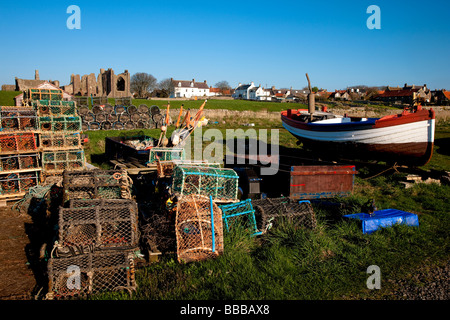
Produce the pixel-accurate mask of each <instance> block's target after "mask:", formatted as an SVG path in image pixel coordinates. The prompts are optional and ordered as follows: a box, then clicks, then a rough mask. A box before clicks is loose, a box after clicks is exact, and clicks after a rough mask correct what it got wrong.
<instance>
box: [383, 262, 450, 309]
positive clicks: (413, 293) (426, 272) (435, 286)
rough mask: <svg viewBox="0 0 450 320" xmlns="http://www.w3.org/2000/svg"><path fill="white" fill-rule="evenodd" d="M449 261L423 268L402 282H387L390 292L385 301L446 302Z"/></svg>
mask: <svg viewBox="0 0 450 320" xmlns="http://www.w3.org/2000/svg"><path fill="white" fill-rule="evenodd" d="M449 275H450V261H447V263H445V264H444V265H440V266H424V267H422V268H420V269H419V270H418V271H417V272H416V273H414V274H411V275H410V276H409V277H408V278H406V279H402V280H388V281H389V282H390V285H392V288H393V289H392V292H391V294H389V295H388V296H385V298H386V299H401V300H448V299H449V298H450V294H449V293H450V290H449V289H450V286H449Z"/></svg>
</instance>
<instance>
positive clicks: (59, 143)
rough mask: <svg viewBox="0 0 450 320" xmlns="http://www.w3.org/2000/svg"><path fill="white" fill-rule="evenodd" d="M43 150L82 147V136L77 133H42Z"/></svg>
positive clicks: (41, 143)
mask: <svg viewBox="0 0 450 320" xmlns="http://www.w3.org/2000/svg"><path fill="white" fill-rule="evenodd" d="M40 147H41V149H42V150H63V149H81V148H82V146H81V137H80V134H79V133H78V132H77V133H70V134H69V133H42V134H41V135H40Z"/></svg>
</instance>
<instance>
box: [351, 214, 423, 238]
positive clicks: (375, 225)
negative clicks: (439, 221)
mask: <svg viewBox="0 0 450 320" xmlns="http://www.w3.org/2000/svg"><path fill="white" fill-rule="evenodd" d="M344 217H346V218H351V219H358V220H361V222H362V231H363V233H372V232H374V231H376V230H378V229H380V228H386V227H390V226H392V225H395V224H404V225H407V226H412V227H418V226H419V217H418V216H417V215H416V214H414V213H411V212H406V211H401V210H397V209H384V210H378V211H374V213H372V214H371V215H369V214H368V213H355V214H347V215H345V216H344Z"/></svg>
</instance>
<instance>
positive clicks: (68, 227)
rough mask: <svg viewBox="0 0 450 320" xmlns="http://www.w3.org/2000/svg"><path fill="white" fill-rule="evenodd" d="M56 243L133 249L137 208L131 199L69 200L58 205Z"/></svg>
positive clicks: (98, 247)
mask: <svg viewBox="0 0 450 320" xmlns="http://www.w3.org/2000/svg"><path fill="white" fill-rule="evenodd" d="M58 227H59V228H58V230H59V238H58V247H59V248H61V249H60V250H64V247H80V246H94V247H95V248H96V249H102V250H106V249H134V248H137V247H138V246H139V229H138V208H137V203H136V202H135V201H132V200H116V201H114V202H112V201H108V202H106V201H99V200H97V199H93V200H71V201H70V204H69V208H64V207H60V209H59V222H58Z"/></svg>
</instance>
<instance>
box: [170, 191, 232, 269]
mask: <svg viewBox="0 0 450 320" xmlns="http://www.w3.org/2000/svg"><path fill="white" fill-rule="evenodd" d="M175 234H176V239H177V256H178V261H179V262H193V261H201V260H206V259H210V258H215V257H217V256H219V255H221V254H222V253H223V249H224V248H223V226H222V216H221V210H220V209H219V207H218V206H217V205H216V204H215V203H214V202H213V201H212V199H211V198H208V197H205V196H201V195H198V194H193V195H189V196H187V197H185V198H183V199H181V200H179V201H178V203H177V209H176V219H175Z"/></svg>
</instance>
